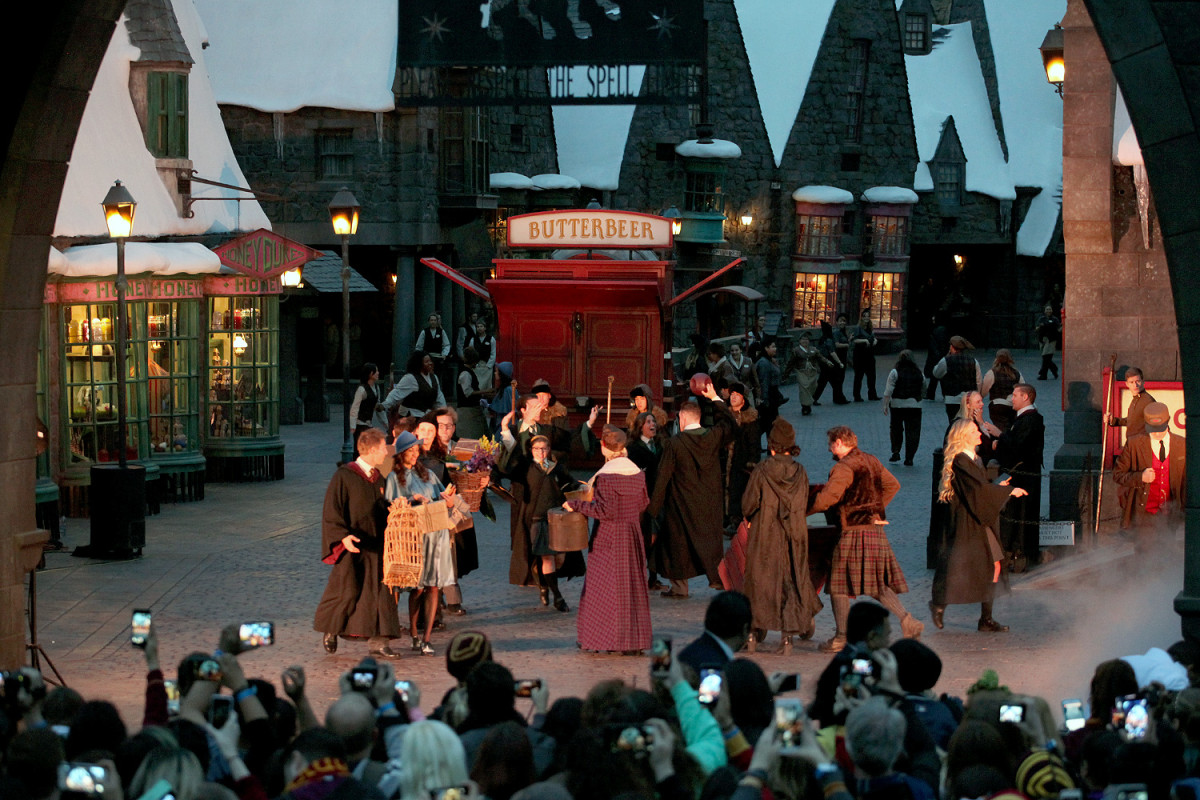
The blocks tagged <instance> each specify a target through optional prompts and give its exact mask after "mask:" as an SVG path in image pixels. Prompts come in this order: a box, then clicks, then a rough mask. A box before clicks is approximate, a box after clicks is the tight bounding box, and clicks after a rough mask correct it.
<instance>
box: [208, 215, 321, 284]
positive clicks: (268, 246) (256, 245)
mask: <svg viewBox="0 0 1200 800" xmlns="http://www.w3.org/2000/svg"><path fill="white" fill-rule="evenodd" d="M213 252H214V253H216V254H217V256H218V257H219V258H220V259H221V263H222V264H224V265H225V266H227V267H229V268H230V269H232V270H234V271H235V272H240V273H242V274H243V275H246V276H249V277H250V278H255V279H258V280H263V279H267V278H278V277H279V276H280V275H282V274H283V273H285V272H287V271H288V270H290V269H295V268H296V267H301V266H303V265H304V264H306V263H307V262H309V261H312V260H314V259H317V258H320V257H321V254H320V253H319V252H317V251H316V250H313V249H312V248H311V247H308V246H307V245H303V244H301V243H300V242H293V241H292V240H291V239H288V238H287V237H284V236H280V235H279V234H278V233H274V232H272V231H268V230H266V229H264V228H259V229H258V230H256V231H254V232H253V233H247V234H246V235H245V236H239V237H238V238H236V239H233V240H231V241H228V242H226V243H225V244H223V245H221V246H220V247H216V248H213Z"/></svg>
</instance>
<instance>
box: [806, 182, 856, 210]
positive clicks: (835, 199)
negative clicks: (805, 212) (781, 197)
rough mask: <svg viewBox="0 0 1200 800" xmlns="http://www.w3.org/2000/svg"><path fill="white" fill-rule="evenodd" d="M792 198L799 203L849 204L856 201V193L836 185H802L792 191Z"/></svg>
mask: <svg viewBox="0 0 1200 800" xmlns="http://www.w3.org/2000/svg"><path fill="white" fill-rule="evenodd" d="M792 199H793V200H795V201H796V202H798V203H824V204H827V205H830V204H834V203H840V204H842V205H848V204H850V203H853V202H854V193H853V192H848V191H846V190H845V189H839V188H838V187H836V186H815V185H809V186H801V187H800V188H799V189H797V190H796V191H794V192H792Z"/></svg>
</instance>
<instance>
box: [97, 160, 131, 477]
mask: <svg viewBox="0 0 1200 800" xmlns="http://www.w3.org/2000/svg"><path fill="white" fill-rule="evenodd" d="M100 205H101V206H102V207H103V208H104V222H105V224H106V225H108V235H109V236H111V237H112V238H113V239H115V240H116V243H117V442H118V446H117V453H118V456H117V463H118V464H119V465H120V468H121V469H125V465H126V455H125V451H126V449H128V444H127V439H126V436H127V432H126V419H125V402H126V398H125V381H126V369H127V368H126V365H125V347H126V341H125V338H126V337H125V334H126V328H125V326H126V325H127V324H128V322H127V319H126V309H125V288H126V286H125V239H126V238H127V237H128V236H129V235H130V234H131V233H133V212H134V211H135V210H136V209H137V201H135V200H134V199H133V195H131V194H130V193H129V190H128V189H126V188H125V187H124V186H122V185H121V182H120V181H116V182H115V183H114V184H113V185H112V188H110V189H109V190H108V194H106V195H105V196H104V202H102V203H101V204H100Z"/></svg>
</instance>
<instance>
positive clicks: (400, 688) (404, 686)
mask: <svg viewBox="0 0 1200 800" xmlns="http://www.w3.org/2000/svg"><path fill="white" fill-rule="evenodd" d="M410 689H412V681H396V694H398V695H400V700H401V701H402V702H404V704H405V705H407V704H408V692H409V690H410Z"/></svg>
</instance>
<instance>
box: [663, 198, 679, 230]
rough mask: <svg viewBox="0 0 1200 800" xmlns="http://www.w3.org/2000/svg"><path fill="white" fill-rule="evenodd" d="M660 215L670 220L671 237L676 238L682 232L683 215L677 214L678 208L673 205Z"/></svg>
mask: <svg viewBox="0 0 1200 800" xmlns="http://www.w3.org/2000/svg"><path fill="white" fill-rule="evenodd" d="M662 215H663V216H664V217H666V218H667V219H669V220H671V235H672V236H678V235H679V232H680V231H682V230H683V215H682V214H680V213H679V207H678V206H674V205H673V206H671V207H670V208H668V209H667V210H666V211H664V212H662Z"/></svg>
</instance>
